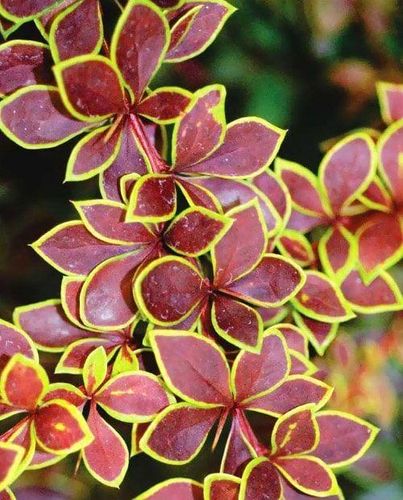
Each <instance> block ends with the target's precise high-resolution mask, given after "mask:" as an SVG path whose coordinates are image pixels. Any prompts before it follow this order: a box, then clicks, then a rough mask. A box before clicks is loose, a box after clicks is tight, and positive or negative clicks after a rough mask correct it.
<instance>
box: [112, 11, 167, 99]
mask: <svg viewBox="0 0 403 500" xmlns="http://www.w3.org/2000/svg"><path fill="white" fill-rule="evenodd" d="M168 37H169V27H168V22H167V20H166V18H165V17H164V16H163V14H162V12H161V11H160V10H159V9H158V8H156V7H154V6H153V5H152V4H151V3H149V2H144V1H138V2H136V3H135V4H134V3H133V2H129V3H128V4H127V6H126V8H125V10H124V11H123V13H122V15H121V17H120V19H119V21H118V24H117V27H116V30H115V33H114V35H113V39H112V46H111V53H112V59H113V61H114V62H115V63H116V64H117V66H118V68H119V69H120V71H121V73H122V75H123V78H124V80H125V82H126V84H127V85H128V86H129V88H130V89H131V91H132V92H133V94H134V96H135V99H136V100H138V101H140V99H141V97H142V95H143V92H144V90H145V88H146V87H147V85H148V84H149V82H150V80H151V78H152V77H153V75H154V73H155V72H156V70H157V69H158V67H159V66H160V64H161V62H162V59H163V57H164V55H165V52H166V50H167V46H168V42H169V39H168Z"/></svg>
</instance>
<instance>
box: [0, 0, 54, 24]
mask: <svg viewBox="0 0 403 500" xmlns="http://www.w3.org/2000/svg"><path fill="white" fill-rule="evenodd" d="M56 3H57V0H31V1H29V2H26V1H24V0H1V1H0V11H2V14H3V15H5V16H6V17H7V18H10V19H13V20H14V22H19V21H21V20H22V19H26V20H28V19H29V18H32V17H34V16H37V15H38V14H41V13H42V12H44V11H45V10H47V9H48V8H49V7H52V6H53V5H54V4H56Z"/></svg>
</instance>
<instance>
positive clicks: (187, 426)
mask: <svg viewBox="0 0 403 500" xmlns="http://www.w3.org/2000/svg"><path fill="white" fill-rule="evenodd" d="M220 411H221V410H220V409H219V408H195V407H192V406H189V405H188V404H187V403H178V404H174V405H171V406H169V407H168V408H166V409H165V410H163V411H162V412H161V413H160V414H159V415H158V416H157V418H156V419H155V420H154V421H153V422H152V424H151V425H150V426H149V427H148V429H147V431H146V432H145V434H144V436H143V437H142V439H141V441H140V446H141V448H142V450H143V451H145V452H146V453H148V454H150V455H151V456H152V457H153V458H155V459H157V460H160V461H161V462H166V463H172V464H181V463H187V462H189V461H190V460H192V458H193V457H195V456H196V455H197V453H199V451H200V449H201V447H202V446H203V444H204V442H205V440H206V438H207V435H208V433H209V432H210V430H211V428H212V426H213V425H214V422H215V421H216V420H217V418H218V416H219V414H220Z"/></svg>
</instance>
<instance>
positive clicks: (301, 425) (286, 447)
mask: <svg viewBox="0 0 403 500" xmlns="http://www.w3.org/2000/svg"><path fill="white" fill-rule="evenodd" d="M271 443H272V445H271V454H272V455H274V456H279V457H283V456H287V455H299V454H301V453H309V452H311V451H312V450H314V449H315V448H316V447H317V445H318V443H319V427H318V423H317V422H316V418H315V415H314V414H313V407H312V406H309V405H307V406H302V407H300V408H296V409H295V410H292V411H290V412H288V413H286V414H285V415H283V416H282V417H280V418H279V419H278V420H277V421H276V423H275V425H274V428H273V433H272V437H271Z"/></svg>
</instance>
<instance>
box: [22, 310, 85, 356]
mask: <svg viewBox="0 0 403 500" xmlns="http://www.w3.org/2000/svg"><path fill="white" fill-rule="evenodd" d="M14 320H15V322H16V323H17V324H18V325H19V326H20V327H21V328H22V329H23V330H24V331H25V332H27V334H28V335H29V336H30V338H31V339H32V340H33V341H34V342H35V344H37V345H39V346H40V347H41V348H42V349H44V350H62V349H63V348H64V347H67V346H68V345H69V344H71V343H72V342H74V341H76V340H79V339H82V338H85V337H88V336H89V335H91V333H90V332H89V331H88V330H84V329H83V328H79V327H77V326H76V325H74V324H73V323H71V322H70V321H69V320H68V318H67V317H66V315H65V313H64V311H63V308H62V306H61V304H60V302H59V301H58V300H46V301H44V302H39V303H37V304H30V305H28V306H22V307H17V309H16V310H15V312H14Z"/></svg>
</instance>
